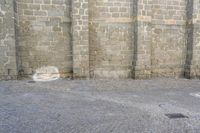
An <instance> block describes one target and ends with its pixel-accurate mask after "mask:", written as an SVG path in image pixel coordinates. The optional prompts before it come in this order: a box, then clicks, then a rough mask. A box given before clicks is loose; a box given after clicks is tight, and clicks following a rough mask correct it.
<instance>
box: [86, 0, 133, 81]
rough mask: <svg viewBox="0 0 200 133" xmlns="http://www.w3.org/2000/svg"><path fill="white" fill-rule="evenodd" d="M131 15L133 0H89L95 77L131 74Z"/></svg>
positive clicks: (126, 75)
mask: <svg viewBox="0 0 200 133" xmlns="http://www.w3.org/2000/svg"><path fill="white" fill-rule="evenodd" d="M132 16H133V1H132V0H126V1H116V0H109V1H102V0H90V1H89V30H90V75H91V77H92V78H104V77H106V78H130V77H132V62H133V43H132V42H133V31H134V30H133V25H132V24H133V18H132Z"/></svg>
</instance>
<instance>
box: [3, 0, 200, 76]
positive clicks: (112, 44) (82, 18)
mask: <svg viewBox="0 0 200 133" xmlns="http://www.w3.org/2000/svg"><path fill="white" fill-rule="evenodd" d="M13 7H14V8H15V16H14V11H13ZM199 12H200V3H199V0H165V1H161V0H124V1H123V0H122V1H120V0H81V1H80V0H15V1H14V4H13V1H9V0H1V1H0V48H1V49H0V62H1V63H0V75H1V76H0V77H4V78H8V77H9V76H8V75H10V76H11V77H12V76H14V77H15V76H16V75H20V76H19V77H21V76H27V75H28V76H32V75H33V74H34V73H35V71H36V70H37V69H38V68H41V67H48V66H53V67H56V68H58V71H59V73H60V74H61V77H68V76H73V77H74V78H131V77H132V78H135V79H143V78H151V77H187V78H200V45H199V44H200V17H199V16H200V14H199ZM14 17H15V20H16V25H15V27H14V19H13V18H14ZM11 18H12V19H11ZM14 33H16V37H14V35H15V34H14ZM15 38H16V41H15ZM15 45H16V47H15ZM16 49H17V50H16ZM16 51H17V61H16ZM16 62H17V63H16ZM16 64H17V66H18V67H17V66H16Z"/></svg>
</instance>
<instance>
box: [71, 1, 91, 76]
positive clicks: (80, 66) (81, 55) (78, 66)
mask: <svg viewBox="0 0 200 133" xmlns="http://www.w3.org/2000/svg"><path fill="white" fill-rule="evenodd" d="M72 30H73V31H72V35H73V39H72V43H73V74H74V78H89V28H88V0H72Z"/></svg>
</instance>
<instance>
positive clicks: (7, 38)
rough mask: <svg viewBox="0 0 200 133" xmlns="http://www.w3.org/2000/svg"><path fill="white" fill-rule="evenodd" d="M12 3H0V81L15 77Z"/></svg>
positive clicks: (4, 1) (2, 0)
mask: <svg viewBox="0 0 200 133" xmlns="http://www.w3.org/2000/svg"><path fill="white" fill-rule="evenodd" d="M13 7H14V6H13V1H12V0H10V1H8V0H1V1H0V80H1V79H15V78H16V77H17V67H16V49H15V30H14V10H13Z"/></svg>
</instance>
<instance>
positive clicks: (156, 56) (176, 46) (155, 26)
mask: <svg viewBox="0 0 200 133" xmlns="http://www.w3.org/2000/svg"><path fill="white" fill-rule="evenodd" d="M151 16H152V22H151V24H152V29H151V30H152V57H151V58H152V76H154V77H158V76H162V77H163V76H170V77H174V76H178V77H183V74H184V65H185V57H186V53H185V51H186V43H185V42H186V41H185V38H186V36H185V24H186V1H185V0H165V1H162V2H161V1H157V2H153V4H152V14H151Z"/></svg>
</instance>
